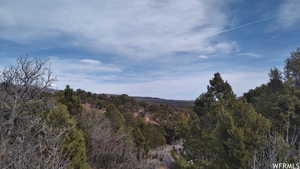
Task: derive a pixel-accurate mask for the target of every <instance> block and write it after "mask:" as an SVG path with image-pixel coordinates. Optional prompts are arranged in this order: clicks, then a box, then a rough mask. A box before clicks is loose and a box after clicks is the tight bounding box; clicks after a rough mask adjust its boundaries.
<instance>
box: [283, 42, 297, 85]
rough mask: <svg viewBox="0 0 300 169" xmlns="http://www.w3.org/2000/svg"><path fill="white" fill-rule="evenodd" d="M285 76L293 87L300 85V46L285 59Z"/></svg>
mask: <svg viewBox="0 0 300 169" xmlns="http://www.w3.org/2000/svg"><path fill="white" fill-rule="evenodd" d="M285 77H286V79H287V80H288V81H289V82H290V84H292V85H293V86H295V87H300V48H299V49H297V50H296V51H294V52H292V53H291V56H290V57H289V58H288V59H287V60H286V65H285Z"/></svg>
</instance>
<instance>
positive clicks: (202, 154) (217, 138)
mask: <svg viewBox="0 0 300 169" xmlns="http://www.w3.org/2000/svg"><path fill="white" fill-rule="evenodd" d="M194 110H195V112H196V114H197V115H198V117H199V118H195V117H192V122H191V125H192V126H193V127H191V129H190V131H189V136H188V137H187V138H186V140H187V141H186V144H185V148H186V150H187V154H188V155H187V157H188V158H189V159H192V160H193V161H195V166H197V167H204V168H219V169H238V168H247V165H248V162H249V161H250V160H251V157H252V154H253V153H254V150H255V149H259V147H262V146H263V144H264V140H265V139H266V138H265V136H266V134H267V132H268V131H269V128H270V123H269V121H268V120H267V119H265V118H264V117H263V116H261V115H259V114H258V113H257V112H256V111H255V110H254V109H253V107H252V106H251V105H249V104H248V103H246V102H245V101H244V100H241V99H238V98H236V96H235V95H234V93H233V91H232V89H231V86H230V85H229V84H228V83H227V82H225V81H224V80H223V79H222V78H221V76H220V74H219V73H216V74H215V76H214V78H213V79H212V80H211V81H210V86H208V90H207V93H204V94H202V95H201V96H200V97H199V98H198V99H197V100H196V102H195V107H194Z"/></svg>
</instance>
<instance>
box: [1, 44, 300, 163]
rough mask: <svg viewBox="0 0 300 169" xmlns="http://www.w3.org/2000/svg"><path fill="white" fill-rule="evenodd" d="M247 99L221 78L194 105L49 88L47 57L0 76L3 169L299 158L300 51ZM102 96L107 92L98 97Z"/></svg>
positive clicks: (22, 59)
mask: <svg viewBox="0 0 300 169" xmlns="http://www.w3.org/2000/svg"><path fill="white" fill-rule="evenodd" d="M283 67H284V69H283V70H280V69H279V68H276V67H274V68H272V69H271V70H270V72H269V81H268V82H267V83H266V84H262V85H261V86H258V87H256V88H254V89H251V90H249V91H248V92H246V93H244V94H243V95H242V96H237V95H236V94H235V93H234V92H233V89H232V87H231V85H230V84H229V83H228V82H227V81H226V80H225V79H223V78H222V75H221V74H220V73H215V74H214V76H213V77H212V78H211V80H210V81H209V82H208V86H207V91H206V92H204V93H199V97H198V98H197V99H196V100H195V101H194V104H182V105H176V104H168V103H153V102H148V101H147V99H143V100H141V99H135V98H134V97H130V96H128V95H126V94H123V95H111V94H99V93H92V92H89V91H85V90H82V89H73V88H72V86H69V85H66V87H65V89H64V90H54V89H52V88H51V87H52V84H53V83H54V82H55V80H56V78H55V75H54V74H53V73H52V71H51V69H50V67H49V66H48V64H47V61H46V60H43V59H41V58H35V57H19V58H18V59H17V60H16V63H15V64H13V65H11V66H9V67H6V68H4V69H3V70H1V72H0V168H1V169H271V168H273V166H272V165H273V164H275V163H283V162H285V163H294V164H296V163H299V159H300V138H299V136H300V49H296V50H295V51H292V52H291V54H290V56H289V57H288V58H287V59H286V61H285V63H283ZM100 92H101V91H100Z"/></svg>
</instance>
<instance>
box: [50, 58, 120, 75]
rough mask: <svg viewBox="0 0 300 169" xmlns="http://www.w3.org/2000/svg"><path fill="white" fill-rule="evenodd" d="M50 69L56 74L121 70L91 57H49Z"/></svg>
mask: <svg viewBox="0 0 300 169" xmlns="http://www.w3.org/2000/svg"><path fill="white" fill-rule="evenodd" d="M50 63H51V66H52V69H53V70H54V71H55V73H56V74H57V75H60V74H62V73H70V74H89V73H94V74H95V73H105V72H106V73H107V72H112V73H116V72H122V69H121V68H120V67H118V66H116V65H112V64H104V63H102V62H101V61H98V60H92V59H81V60H76V59H60V58H58V57H50Z"/></svg>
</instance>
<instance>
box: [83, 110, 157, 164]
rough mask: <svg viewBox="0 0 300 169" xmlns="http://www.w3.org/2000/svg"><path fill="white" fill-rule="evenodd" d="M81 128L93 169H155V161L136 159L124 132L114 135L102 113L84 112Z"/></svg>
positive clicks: (133, 148)
mask: <svg viewBox="0 0 300 169" xmlns="http://www.w3.org/2000/svg"><path fill="white" fill-rule="evenodd" d="M79 121H80V122H81V127H82V128H83V129H84V130H85V131H86V132H87V133H88V136H89V148H88V149H89V151H88V156H89V162H90V164H91V166H92V167H93V168H95V169H112V168H113V169H155V168H156V166H157V164H156V161H153V160H150V159H143V158H140V159H139V158H137V156H138V155H137V153H136V151H135V147H134V144H133V143H132V142H131V140H130V137H129V136H128V134H126V133H125V132H121V131H120V132H119V133H114V131H113V130H112V127H111V124H110V121H109V120H108V119H107V118H105V117H104V114H103V113H100V112H97V111H93V110H88V111H87V110H85V112H84V113H82V116H81V119H80V120H79Z"/></svg>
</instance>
